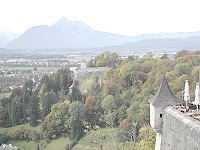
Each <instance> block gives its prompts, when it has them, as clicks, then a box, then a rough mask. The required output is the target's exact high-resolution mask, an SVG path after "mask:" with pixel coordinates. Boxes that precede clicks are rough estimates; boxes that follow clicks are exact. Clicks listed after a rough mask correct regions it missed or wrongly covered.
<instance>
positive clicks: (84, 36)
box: [7, 18, 133, 49]
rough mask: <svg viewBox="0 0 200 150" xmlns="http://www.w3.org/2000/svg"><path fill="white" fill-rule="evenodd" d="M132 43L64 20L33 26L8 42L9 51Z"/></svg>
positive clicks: (81, 23) (121, 37)
mask: <svg viewBox="0 0 200 150" xmlns="http://www.w3.org/2000/svg"><path fill="white" fill-rule="evenodd" d="M131 41H133V37H128V36H122V35H117V34H112V33H106V32H100V31H94V30H93V29H91V28H90V27H89V26H87V25H86V24H85V23H83V22H81V21H75V22H72V21H71V20H68V19H66V18H62V19H60V20H59V21H57V22H56V23H55V24H54V25H53V26H51V27H49V26H46V25H44V26H35V27H32V28H30V29H28V30H27V31H26V32H25V33H24V34H22V35H21V36H19V37H18V38H17V39H15V40H13V41H12V42H10V43H9V44H8V46H7V48H10V49H45V48H93V47H102V46H109V45H120V44H123V43H126V42H131Z"/></svg>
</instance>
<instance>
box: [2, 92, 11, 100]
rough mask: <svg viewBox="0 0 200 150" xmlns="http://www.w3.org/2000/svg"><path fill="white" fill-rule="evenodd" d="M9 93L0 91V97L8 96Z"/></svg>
mask: <svg viewBox="0 0 200 150" xmlns="http://www.w3.org/2000/svg"><path fill="white" fill-rule="evenodd" d="M10 95H11V92H8V93H0V99H1V98H3V97H9V96H10Z"/></svg>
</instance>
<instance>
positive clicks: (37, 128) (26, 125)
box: [0, 123, 42, 133]
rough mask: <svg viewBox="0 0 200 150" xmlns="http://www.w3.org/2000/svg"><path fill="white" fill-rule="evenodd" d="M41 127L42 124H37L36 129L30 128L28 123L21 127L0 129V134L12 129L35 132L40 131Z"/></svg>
mask: <svg viewBox="0 0 200 150" xmlns="http://www.w3.org/2000/svg"><path fill="white" fill-rule="evenodd" d="M41 126H42V124H39V125H38V126H37V127H31V126H30V125H29V124H28V123H27V124H21V125H17V126H13V127H9V128H2V127H1V128H0V133H3V132H6V131H8V130H12V129H17V128H18V129H19V128H22V129H31V130H35V131H41Z"/></svg>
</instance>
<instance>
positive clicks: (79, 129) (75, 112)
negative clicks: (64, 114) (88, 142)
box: [67, 101, 86, 141]
mask: <svg viewBox="0 0 200 150" xmlns="http://www.w3.org/2000/svg"><path fill="white" fill-rule="evenodd" d="M69 115H70V117H69V119H68V120H67V127H68V128H69V135H70V139H71V140H75V141H77V140H79V139H80V138H81V137H82V136H83V135H84V126H83V122H84V120H85V115H86V107H85V105H84V104H83V103H81V102H79V101H75V102H73V103H71V104H70V105H69Z"/></svg>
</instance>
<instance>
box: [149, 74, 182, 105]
mask: <svg viewBox="0 0 200 150" xmlns="http://www.w3.org/2000/svg"><path fill="white" fill-rule="evenodd" d="M149 102H150V103H151V104H152V105H153V106H169V105H177V104H180V103H181V102H180V101H179V100H178V99H177V98H176V96H175V95H174V93H173V92H172V90H171V88H170V86H169V84H168V81H167V79H166V77H165V76H164V77H163V80H162V82H161V85H160V88H159V90H158V92H157V93H156V95H155V96H154V97H152V98H151V99H150V100H149Z"/></svg>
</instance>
